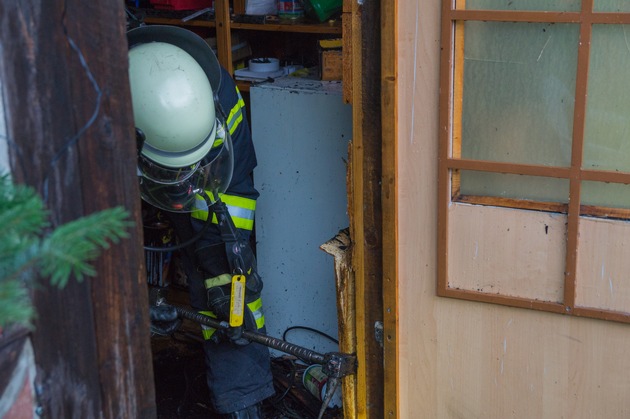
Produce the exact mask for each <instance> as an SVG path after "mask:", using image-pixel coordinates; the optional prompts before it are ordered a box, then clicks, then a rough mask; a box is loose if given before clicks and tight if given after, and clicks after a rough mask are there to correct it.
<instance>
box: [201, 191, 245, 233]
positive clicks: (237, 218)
mask: <svg viewBox="0 0 630 419" xmlns="http://www.w3.org/2000/svg"><path fill="white" fill-rule="evenodd" d="M221 200H222V201H223V202H224V203H225V205H226V206H227V208H228V211H229V213H230V217H232V221H233V222H234V225H235V226H236V228H240V229H242V230H252V229H253V228H254V214H255V212H256V200H255V199H250V198H243V197H242V196H236V195H227V194H222V195H221ZM191 216H192V217H193V218H196V219H198V220H203V221H205V220H207V219H208V208H207V206H206V203H205V201H204V200H203V199H202V198H201V197H198V198H197V200H196V201H195V210H194V211H193V212H192V213H191ZM212 222H213V223H214V224H217V223H218V221H217V217H216V215H214V214H213V215H212Z"/></svg>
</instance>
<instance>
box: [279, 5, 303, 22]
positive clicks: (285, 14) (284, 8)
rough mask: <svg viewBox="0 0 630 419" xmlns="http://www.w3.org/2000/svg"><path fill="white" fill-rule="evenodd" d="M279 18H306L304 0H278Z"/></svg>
mask: <svg viewBox="0 0 630 419" xmlns="http://www.w3.org/2000/svg"><path fill="white" fill-rule="evenodd" d="M278 18H279V19H281V20H299V19H303V18H304V5H303V4H302V0H278Z"/></svg>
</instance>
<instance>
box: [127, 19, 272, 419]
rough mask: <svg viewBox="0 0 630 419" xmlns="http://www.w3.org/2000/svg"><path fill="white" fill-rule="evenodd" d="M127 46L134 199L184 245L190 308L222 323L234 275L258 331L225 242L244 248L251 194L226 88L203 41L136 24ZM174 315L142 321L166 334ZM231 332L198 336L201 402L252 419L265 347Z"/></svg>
mask: <svg viewBox="0 0 630 419" xmlns="http://www.w3.org/2000/svg"><path fill="white" fill-rule="evenodd" d="M128 41H129V80H130V85H131V94H132V102H133V112H134V122H135V125H136V133H137V140H138V150H139V155H138V173H139V180H140V191H141V196H142V198H143V200H144V201H145V202H146V203H148V204H151V205H152V206H154V207H156V208H159V209H161V210H163V211H165V214H168V215H170V219H171V223H172V225H173V226H174V229H175V232H176V234H177V235H178V236H179V239H180V241H181V242H184V243H192V244H189V245H186V246H185V247H184V248H183V249H182V255H183V256H182V259H183V261H184V267H185V271H186V274H187V280H188V286H189V295H190V304H191V306H192V307H193V308H194V309H195V310H197V311H199V312H200V313H203V314H205V315H209V316H212V317H218V318H219V319H221V320H226V317H227V316H229V313H228V312H229V309H230V297H231V295H230V290H231V284H230V282H231V281H232V280H233V278H234V277H235V275H236V274H238V275H242V276H243V277H247V282H246V284H247V287H246V290H245V303H246V304H245V314H244V318H245V320H244V325H243V326H242V327H245V328H250V329H251V330H257V331H259V332H264V315H263V314H262V303H261V299H260V290H261V288H262V281H260V278H258V276H257V274H256V266H255V259H254V258H253V257H252V256H251V255H252V253H251V252H244V253H243V254H242V255H241V254H240V251H236V253H239V254H238V255H237V256H238V258H237V259H235V258H233V256H235V255H234V254H233V253H234V251H233V250H232V249H231V247H230V245H228V246H226V240H227V241H228V242H229V240H232V241H234V242H235V243H238V244H239V245H240V246H241V248H243V249H246V246H245V245H243V243H247V241H248V240H249V237H250V234H251V232H252V228H253V223H254V211H255V208H256V199H257V197H258V192H257V191H256V189H255V188H254V184H253V179H252V171H253V169H254V167H255V166H256V155H255V152H254V147H253V143H252V139H251V132H250V128H249V125H248V121H247V118H246V114H245V108H244V102H243V99H242V97H241V95H240V93H239V91H238V89H237V87H236V84H235V83H234V81H233V80H232V78H231V76H230V75H229V73H227V71H226V70H225V69H223V68H222V67H221V66H220V65H219V63H218V61H217V59H216V57H215V55H214V53H213V52H212V50H211V49H210V47H209V46H208V45H207V44H206V43H205V41H204V40H203V39H201V38H200V37H198V36H197V35H195V34H194V33H192V32H190V31H188V30H186V29H182V28H178V27H174V26H159V25H155V26H141V27H138V28H135V29H132V30H130V31H129V32H128ZM218 201H221V202H222V203H224V204H225V205H226V206H227V209H228V211H229V215H230V218H231V220H232V222H233V226H234V227H236V230H235V231H236V236H237V237H231V236H230V234H227V233H226V232H225V230H222V229H221V228H220V226H219V224H217V216H216V215H217V214H215V213H213V208H214V206H215V205H218V203H217V202H218ZM228 233H229V232H228ZM232 236H234V235H232ZM230 237H231V238H230ZM243 255H244V256H243ZM241 256H242V257H241ZM234 260H238V261H239V263H235V262H234ZM234 265H240V266H234ZM175 317H176V314H175V313H173V311H172V310H171V311H169V310H166V311H164V310H162V311H161V310H159V309H157V308H156V307H152V310H151V318H152V320H162V321H165V320H166V323H164V322H162V323H158V322H153V323H152V330H154V331H155V330H160V331H161V332H162V333H169V332H171V331H172V330H173V328H174V327H177V325H176V323H175V321H176V318H175ZM169 322H170V323H169ZM158 324H159V325H161V326H158ZM165 324H166V325H169V324H170V326H166V327H165ZM160 327H161V328H160ZM239 330H242V328H234V329H230V330H229V331H228V332H224V331H217V330H214V329H209V328H205V329H204V330H203V331H202V332H203V335H204V339H205V341H204V344H203V347H204V352H205V358H206V375H207V383H208V386H209V389H210V394H211V404H212V406H213V408H214V410H215V411H216V412H217V413H218V414H219V415H220V417H225V418H261V417H262V414H261V403H262V401H263V400H264V399H266V398H268V397H270V396H272V395H273V393H274V388H273V382H272V374H271V369H270V357H269V350H268V349H267V348H266V347H264V346H262V345H260V344H258V343H250V342H247V341H246V340H243V339H242V337H241V336H240V333H238V332H239Z"/></svg>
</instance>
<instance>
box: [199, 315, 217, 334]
mask: <svg viewBox="0 0 630 419" xmlns="http://www.w3.org/2000/svg"><path fill="white" fill-rule="evenodd" d="M199 314H203V315H204V316H208V317H212V318H213V319H216V318H217V316H216V314H214V313H213V312H211V311H200V312H199ZM216 331H217V329H215V328H214V327H210V326H206V325H205V324H202V325H201V334H202V335H203V338H204V339H205V340H208V339H210V338H212V335H214V332H216Z"/></svg>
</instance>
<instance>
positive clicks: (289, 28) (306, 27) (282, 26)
mask: <svg viewBox="0 0 630 419" xmlns="http://www.w3.org/2000/svg"><path fill="white" fill-rule="evenodd" d="M230 26H231V28H232V29H243V30H252V31H269V32H296V33H316V34H317V33H319V34H330V35H337V34H338V35H341V21H334V23H332V24H331V23H263V24H256V23H238V22H231V23H230Z"/></svg>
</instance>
